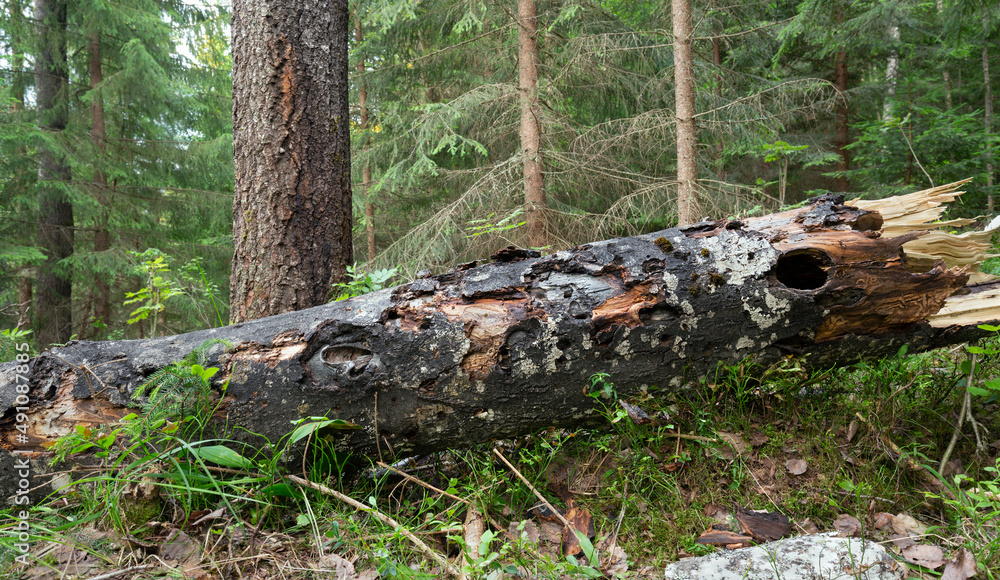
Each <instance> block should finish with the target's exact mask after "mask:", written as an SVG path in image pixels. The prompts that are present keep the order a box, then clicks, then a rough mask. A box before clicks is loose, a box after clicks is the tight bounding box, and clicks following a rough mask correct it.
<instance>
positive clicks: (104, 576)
mask: <svg viewBox="0 0 1000 580" xmlns="http://www.w3.org/2000/svg"><path fill="white" fill-rule="evenodd" d="M146 568H149V564H142V565H139V566H131V567H129V568H122V569H121V570H115V571H114V572H108V573H106V574H101V575H99V576H91V577H90V578H88V579H87V580H108V579H109V578H114V577H115V576H121V575H122V574H128V573H129V572H138V571H139V570H145V569H146Z"/></svg>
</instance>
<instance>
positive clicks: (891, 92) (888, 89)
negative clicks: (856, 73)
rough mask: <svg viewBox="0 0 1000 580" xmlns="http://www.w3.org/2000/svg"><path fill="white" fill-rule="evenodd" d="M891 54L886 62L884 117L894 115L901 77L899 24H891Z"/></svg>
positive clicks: (883, 101)
mask: <svg viewBox="0 0 1000 580" xmlns="http://www.w3.org/2000/svg"><path fill="white" fill-rule="evenodd" d="M889 42H890V43H891V45H892V46H891V47H890V48H889V56H888V57H887V58H886V62H885V98H884V99H883V100H882V119H888V118H889V117H890V116H891V115H892V106H893V104H894V103H893V101H894V100H895V99H896V81H897V79H898V78H899V25H898V24H896V23H893V24H892V25H890V26H889Z"/></svg>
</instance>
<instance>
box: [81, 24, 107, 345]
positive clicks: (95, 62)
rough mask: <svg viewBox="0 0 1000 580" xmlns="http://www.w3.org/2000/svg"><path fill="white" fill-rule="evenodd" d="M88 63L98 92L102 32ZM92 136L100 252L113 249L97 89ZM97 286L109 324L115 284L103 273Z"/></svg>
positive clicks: (99, 306) (97, 300)
mask: <svg viewBox="0 0 1000 580" xmlns="http://www.w3.org/2000/svg"><path fill="white" fill-rule="evenodd" d="M87 64H88V66H87V69H88V72H89V74H90V90H91V91H98V90H99V88H100V84H101V83H102V82H104V68H103V66H102V65H101V33H100V32H96V31H95V32H92V33H91V34H90V56H89V61H88V63H87ZM90 139H91V141H92V143H93V145H94V152H95V153H96V154H97V162H96V163H95V164H94V195H95V197H96V198H97V202H98V204H100V206H101V208H102V209H101V214H100V217H99V218H98V223H97V229H96V230H95V231H94V253H95V254H96V253H100V252H106V251H108V250H110V249H111V232H110V231H109V230H108V212H107V210H106V209H104V208H106V207H107V195H106V193H107V188H108V180H107V177H106V176H105V175H104V171H102V169H101V167H102V166H103V164H104V154H105V151H106V150H107V144H106V141H105V130H104V97H102V96H101V94H100V93H99V92H95V94H94V95H93V98H92V100H91V103H90ZM94 288H95V296H94V320H95V321H99V322H100V323H101V324H102V325H107V324H109V323H110V322H111V287H110V285H109V284H108V281H107V279H105V277H104V275H103V274H102V273H101V272H97V273H95V275H94ZM88 322H89V321H87V320H84V321H83V324H85V325H87V324H88ZM88 336H92V335H88Z"/></svg>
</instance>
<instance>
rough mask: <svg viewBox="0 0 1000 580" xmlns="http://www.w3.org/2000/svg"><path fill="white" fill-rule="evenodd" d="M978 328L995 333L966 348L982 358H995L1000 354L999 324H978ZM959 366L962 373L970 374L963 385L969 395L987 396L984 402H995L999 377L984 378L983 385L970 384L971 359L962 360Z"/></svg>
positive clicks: (999, 389)
mask: <svg viewBox="0 0 1000 580" xmlns="http://www.w3.org/2000/svg"><path fill="white" fill-rule="evenodd" d="M979 328H981V329H983V330H985V331H987V332H993V333H996V334H995V335H994V336H993V337H992V340H990V341H988V342H982V343H980V345H978V346H977V345H969V346H968V347H966V350H968V351H969V352H970V353H972V354H976V355H981V356H983V357H984V358H995V357H996V355H998V354H1000V342H997V341H998V339H1000V326H994V325H992V324H980V325H979ZM960 368H961V370H962V372H963V373H965V374H966V375H970V380H969V381H968V383H967V384H966V387H965V389H966V391H967V392H968V393H969V394H970V395H974V396H977V397H987V398H988V399H987V401H986V402H988V403H992V402H995V401H996V400H997V399H1000V378H997V377H993V378H986V379H985V380H984V381H983V386H981V387H980V386H977V385H974V384H972V379H971V377H972V375H973V374H974V369H973V367H972V361H971V360H966V361H962V364H961V366H960Z"/></svg>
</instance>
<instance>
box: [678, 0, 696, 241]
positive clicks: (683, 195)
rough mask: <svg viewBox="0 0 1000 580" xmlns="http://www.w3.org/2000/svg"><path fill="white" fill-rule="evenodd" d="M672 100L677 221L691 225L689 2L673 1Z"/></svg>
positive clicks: (693, 144)
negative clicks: (675, 152)
mask: <svg viewBox="0 0 1000 580" xmlns="http://www.w3.org/2000/svg"><path fill="white" fill-rule="evenodd" d="M672 13H673V21H674V98H675V99H676V103H675V106H676V113H675V114H676V117H677V221H678V223H679V224H680V225H685V224H689V223H691V222H693V221H695V220H696V219H698V218H697V212H698V194H697V189H696V187H697V182H698V153H697V146H698V134H697V131H698V130H697V127H695V122H694V96H695V93H694V43H693V41H692V37H693V33H692V27H691V0H673V10H672Z"/></svg>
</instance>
